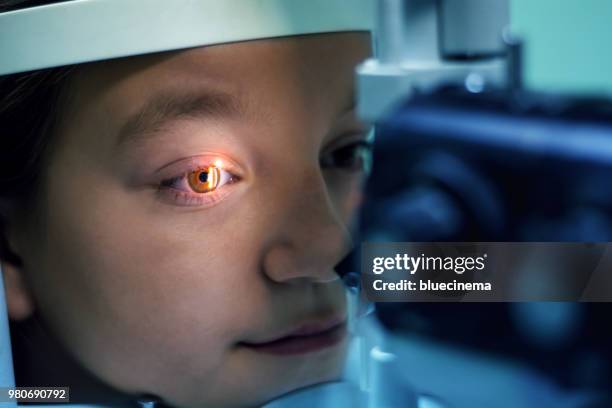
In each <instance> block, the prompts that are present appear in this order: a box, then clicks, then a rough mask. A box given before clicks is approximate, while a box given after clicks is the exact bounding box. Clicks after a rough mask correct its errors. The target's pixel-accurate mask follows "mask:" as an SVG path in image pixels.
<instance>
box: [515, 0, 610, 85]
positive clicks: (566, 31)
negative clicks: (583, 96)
mask: <svg viewBox="0 0 612 408" xmlns="http://www.w3.org/2000/svg"><path fill="white" fill-rule="evenodd" d="M510 4H511V19H512V20H511V21H512V27H513V31H514V32H515V33H517V34H520V35H521V36H522V37H523V38H524V39H525V40H526V50H525V80H526V83H527V85H528V86H531V87H537V88H540V89H552V90H561V91H580V92H588V93H597V94H601V93H605V94H607V95H608V96H612V0H510Z"/></svg>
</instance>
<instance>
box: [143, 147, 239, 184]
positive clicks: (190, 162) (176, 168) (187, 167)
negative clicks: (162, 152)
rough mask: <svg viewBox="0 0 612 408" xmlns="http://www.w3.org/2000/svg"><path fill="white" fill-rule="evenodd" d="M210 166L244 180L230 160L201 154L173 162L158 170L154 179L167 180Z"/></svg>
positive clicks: (233, 162) (214, 155)
mask: <svg viewBox="0 0 612 408" xmlns="http://www.w3.org/2000/svg"><path fill="white" fill-rule="evenodd" d="M210 166H216V167H220V168H221V169H223V170H225V171H228V172H230V173H231V174H232V175H234V176H236V177H238V178H240V179H243V178H244V171H243V170H242V168H241V167H240V166H239V165H238V164H236V162H235V161H233V160H232V159H230V158H228V157H227V156H225V155H222V154H219V153H202V154H199V155H197V156H191V157H187V158H183V159H179V160H175V161H173V162H171V163H169V164H167V165H165V166H164V167H161V168H160V169H158V170H157V171H156V172H155V176H156V178H161V179H168V178H172V177H176V176H178V175H180V174H184V173H188V172H190V171H196V170H198V169H201V168H204V167H210Z"/></svg>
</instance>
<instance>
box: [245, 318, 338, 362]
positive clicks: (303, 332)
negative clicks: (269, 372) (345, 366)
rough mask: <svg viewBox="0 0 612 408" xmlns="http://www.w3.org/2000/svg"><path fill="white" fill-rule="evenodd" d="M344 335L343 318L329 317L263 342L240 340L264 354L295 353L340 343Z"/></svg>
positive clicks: (313, 350)
mask: <svg viewBox="0 0 612 408" xmlns="http://www.w3.org/2000/svg"><path fill="white" fill-rule="evenodd" d="M345 336H346V321H345V320H344V319H337V318H335V319H329V320H326V321H322V322H315V323H308V324H304V325H302V326H300V327H299V328H297V329H296V330H292V331H291V332H289V333H287V334H285V335H283V336H281V337H278V338H275V339H272V340H270V341H264V342H256V343H250V342H242V343H241V345H243V346H245V347H248V348H250V349H251V350H253V351H257V352H260V353H265V354H276V355H295V354H306V353H312V352H316V351H319V350H323V349H327V348H329V347H332V346H335V345H337V344H338V343H340V342H341V341H342V340H343V339H344V338H345Z"/></svg>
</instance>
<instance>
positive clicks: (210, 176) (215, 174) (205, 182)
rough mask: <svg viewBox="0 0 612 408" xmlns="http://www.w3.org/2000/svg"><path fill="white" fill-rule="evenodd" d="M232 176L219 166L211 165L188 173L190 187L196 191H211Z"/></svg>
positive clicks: (201, 192)
mask: <svg viewBox="0 0 612 408" xmlns="http://www.w3.org/2000/svg"><path fill="white" fill-rule="evenodd" d="M229 179H231V176H230V175H229V174H228V173H227V172H226V171H224V170H222V169H220V168H219V167H215V166H210V167H205V168H203V169H198V170H195V171H192V172H189V173H187V182H188V184H189V187H190V188H191V189H192V190H193V191H194V192H196V193H200V194H203V193H210V192H212V191H214V190H216V189H217V188H218V187H221V186H222V185H223V184H225V183H226V182H228V181H229Z"/></svg>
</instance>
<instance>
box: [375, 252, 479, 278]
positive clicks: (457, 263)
mask: <svg viewBox="0 0 612 408" xmlns="http://www.w3.org/2000/svg"><path fill="white" fill-rule="evenodd" d="M486 259H487V254H483V255H482V256H478V257H474V256H446V257H442V256H425V254H421V255H420V256H410V255H408V254H396V255H395V256H393V257H375V258H373V263H372V272H373V273H374V274H376V275H380V274H382V273H384V272H385V271H391V270H397V271H406V272H410V274H411V275H414V274H415V273H417V272H418V271H453V272H455V273H456V274H458V275H461V274H463V273H465V272H466V271H482V270H483V269H484V268H485V260H486Z"/></svg>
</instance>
